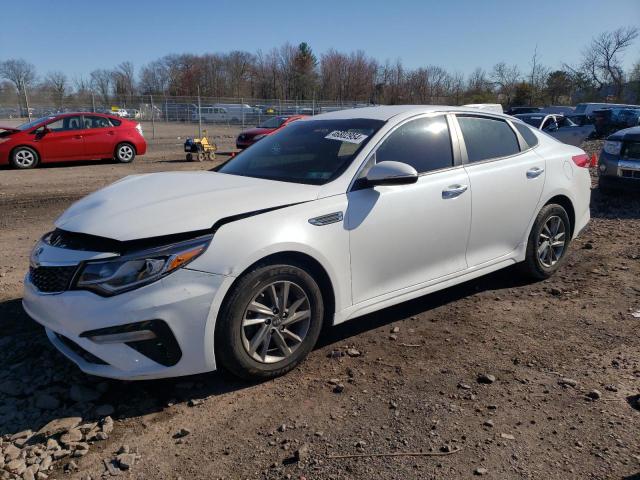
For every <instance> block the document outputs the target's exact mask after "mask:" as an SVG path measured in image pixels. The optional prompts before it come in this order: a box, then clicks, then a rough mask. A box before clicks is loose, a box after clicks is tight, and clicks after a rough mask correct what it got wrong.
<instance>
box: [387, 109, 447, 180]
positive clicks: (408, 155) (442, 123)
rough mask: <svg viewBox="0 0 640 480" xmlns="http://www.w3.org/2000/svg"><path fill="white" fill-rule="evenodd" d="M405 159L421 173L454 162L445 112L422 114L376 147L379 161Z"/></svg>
mask: <svg viewBox="0 0 640 480" xmlns="http://www.w3.org/2000/svg"><path fill="white" fill-rule="evenodd" d="M389 160H390V161H394V162H404V163H407V164H409V165H411V166H412V167H413V168H415V169H416V170H417V172H418V173H424V172H430V171H433V170H439V169H441V168H448V167H451V166H453V152H452V149H451V136H450V134H449V126H448V125H447V120H446V118H445V116H444V115H439V116H437V117H427V118H419V119H417V120H412V121H410V122H407V123H405V124H404V125H402V126H400V127H399V128H397V129H396V130H395V131H394V132H393V133H392V134H391V135H389V137H387V139H386V140H385V141H384V143H383V144H382V145H381V146H380V147H379V148H378V150H377V151H376V162H377V163H380V162H384V161H389Z"/></svg>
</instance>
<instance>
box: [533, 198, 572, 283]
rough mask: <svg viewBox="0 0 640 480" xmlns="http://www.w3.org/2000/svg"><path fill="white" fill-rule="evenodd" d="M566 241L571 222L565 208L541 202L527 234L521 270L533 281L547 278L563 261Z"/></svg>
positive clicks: (567, 243) (568, 236)
mask: <svg viewBox="0 0 640 480" xmlns="http://www.w3.org/2000/svg"><path fill="white" fill-rule="evenodd" d="M570 242H571V222H570V220H569V215H567V212H566V210H565V209H564V208H563V207H562V206H560V205H556V204H549V205H545V206H544V207H543V208H542V210H540V213H538V216H537V217H536V220H535V222H534V224H533V228H532V229H531V233H530V234H529V240H528V242H527V255H526V258H525V261H524V262H523V263H522V270H523V272H524V273H525V274H526V275H527V276H529V277H531V278H534V279H536V280H544V279H545V278H549V277H550V276H551V275H553V274H554V273H555V272H556V270H558V268H560V266H561V265H562V263H563V262H564V259H565V256H566V254H567V250H568V248H569V243H570Z"/></svg>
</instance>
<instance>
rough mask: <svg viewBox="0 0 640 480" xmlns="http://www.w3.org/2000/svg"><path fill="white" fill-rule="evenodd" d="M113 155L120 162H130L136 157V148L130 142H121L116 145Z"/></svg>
mask: <svg viewBox="0 0 640 480" xmlns="http://www.w3.org/2000/svg"><path fill="white" fill-rule="evenodd" d="M115 157H116V160H117V161H119V162H120V163H131V162H133V159H134V158H136V149H135V148H134V147H133V145H131V144H130V143H121V144H119V145H118V146H117V147H116V155H115Z"/></svg>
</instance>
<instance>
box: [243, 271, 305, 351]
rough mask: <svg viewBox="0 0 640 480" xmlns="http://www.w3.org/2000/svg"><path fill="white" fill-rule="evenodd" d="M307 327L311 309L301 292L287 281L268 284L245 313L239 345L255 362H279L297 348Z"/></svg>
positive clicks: (303, 337)
mask: <svg viewBox="0 0 640 480" xmlns="http://www.w3.org/2000/svg"><path fill="white" fill-rule="evenodd" d="M310 324H311V305H310V303H309V297H308V296H307V294H306V293H305V291H304V290H303V289H302V288H301V287H300V286H299V285H297V284H296V283H294V282H291V281H286V280H279V281H276V282H272V283H270V284H268V285H267V286H265V287H263V288H262V289H261V290H260V292H258V294H257V295H255V296H254V297H253V299H252V300H251V302H250V303H249V305H248V306H247V307H246V309H245V312H244V316H243V319H242V344H243V346H244V348H245V350H246V352H247V353H248V354H249V355H250V356H251V357H252V358H253V359H254V360H256V361H258V362H261V363H275V362H279V361H281V360H284V359H286V358H288V357H290V356H291V355H293V353H294V352H295V351H296V350H297V349H298V347H300V345H301V344H302V342H303V341H304V339H305V338H306V336H307V333H308V332H309V326H310Z"/></svg>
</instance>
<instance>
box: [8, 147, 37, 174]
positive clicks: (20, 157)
mask: <svg viewBox="0 0 640 480" xmlns="http://www.w3.org/2000/svg"><path fill="white" fill-rule="evenodd" d="M39 160H40V159H39V157H38V153H37V152H36V151H35V150H34V149H32V148H29V147H18V148H16V149H15V150H14V151H13V153H12V154H11V165H13V166H14V167H15V168H19V169H21V170H26V169H28V168H34V167H36V166H37V165H38V162H39Z"/></svg>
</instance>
